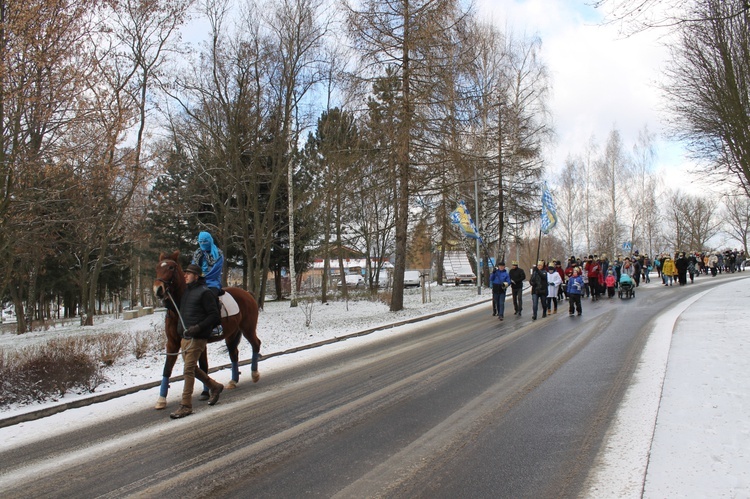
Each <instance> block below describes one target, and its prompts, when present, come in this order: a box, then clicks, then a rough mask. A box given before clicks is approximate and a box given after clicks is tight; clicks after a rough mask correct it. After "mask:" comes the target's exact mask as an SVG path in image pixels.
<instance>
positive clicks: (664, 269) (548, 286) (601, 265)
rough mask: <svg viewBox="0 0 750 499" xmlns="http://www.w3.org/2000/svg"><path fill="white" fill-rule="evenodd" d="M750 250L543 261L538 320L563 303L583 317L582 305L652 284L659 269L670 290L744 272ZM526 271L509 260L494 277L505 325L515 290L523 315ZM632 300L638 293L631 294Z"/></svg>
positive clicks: (535, 308) (537, 286) (533, 283)
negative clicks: (509, 299) (707, 276)
mask: <svg viewBox="0 0 750 499" xmlns="http://www.w3.org/2000/svg"><path fill="white" fill-rule="evenodd" d="M744 262H745V254H744V251H741V250H740V251H738V250H727V251H724V252H713V253H697V252H693V253H687V254H686V253H685V252H682V251H678V252H676V253H675V254H674V256H673V257H672V256H670V255H669V254H659V255H657V256H656V257H654V258H653V259H651V258H650V257H648V256H647V255H641V254H639V252H638V251H635V252H634V253H633V255H632V256H626V257H622V256H618V257H616V258H614V259H612V260H611V261H610V260H609V258H608V257H607V255H606V254H602V255H595V254H591V255H588V256H587V257H584V258H576V257H575V256H571V257H570V258H569V259H568V261H567V264H566V266H565V267H563V265H562V262H561V261H560V260H553V261H550V262H549V263H547V262H546V261H544V260H539V261H538V262H537V265H536V267H534V268H532V269H531V271H530V275H529V278H528V282H529V285H530V287H531V303H532V316H531V319H532V320H536V319H537V317H538V313H539V308H541V313H542V317H547V314H556V313H557V309H558V305H559V304H561V303H563V302H564V301H565V300H566V299H567V300H568V313H569V314H570V315H571V316H572V315H576V314H577V315H581V314H582V312H583V311H582V307H581V301H582V299H583V298H589V297H590V298H591V301H598V300H599V299H600V298H602V297H603V296H607V297H608V298H610V299H611V298H613V297H614V296H615V292H616V291H617V289H618V288H619V289H620V291H621V292H622V291H623V290H628V289H629V288H630V289H632V288H635V287H638V286H640V283H641V282H642V281H643V282H646V283H649V282H651V277H650V274H651V272H652V271H653V270H656V272H657V275H658V276H659V278H660V279H662V283H663V284H664V285H665V286H672V285H673V284H674V283H677V284H678V285H680V286H682V285H685V284H687V282H688V279H690V282H693V281H694V280H695V278H696V277H697V276H698V275H699V274H701V273H703V274H709V273H710V274H712V275H716V274H717V272H718V273H721V272H737V271H741V270H743V268H744ZM525 281H526V273H525V272H524V270H523V269H521V268H519V267H518V262H517V261H513V262H511V268H510V270H508V269H506V268H505V262H499V263H498V264H497V266H496V267H495V269H494V270H493V271H492V273H491V274H490V286H491V287H492V315H493V316H498V318H499V319H500V320H501V321H502V320H503V319H504V314H505V298H506V296H507V289H508V288H510V289H511V292H512V296H513V311H514V312H513V313H514V315H518V316H520V315H521V313H522V311H523V300H522V293H523V288H524V283H525ZM631 296H632V295H631Z"/></svg>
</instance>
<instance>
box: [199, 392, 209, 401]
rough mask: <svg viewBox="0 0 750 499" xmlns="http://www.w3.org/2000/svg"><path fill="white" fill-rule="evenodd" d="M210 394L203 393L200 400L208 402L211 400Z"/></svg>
mask: <svg viewBox="0 0 750 499" xmlns="http://www.w3.org/2000/svg"><path fill="white" fill-rule="evenodd" d="M209 396H210V395H209V394H208V392H201V394H200V397H198V400H208V398H209Z"/></svg>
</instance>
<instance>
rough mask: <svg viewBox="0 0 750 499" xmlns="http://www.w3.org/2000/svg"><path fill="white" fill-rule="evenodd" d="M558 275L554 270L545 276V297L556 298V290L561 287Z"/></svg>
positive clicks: (560, 279)
mask: <svg viewBox="0 0 750 499" xmlns="http://www.w3.org/2000/svg"><path fill="white" fill-rule="evenodd" d="M562 283H563V282H562V278H561V277H560V273H559V272H557V271H556V270H555V271H553V272H550V273H548V274H547V296H555V297H556V296H557V290H558V289H559V288H560V286H561V285H562Z"/></svg>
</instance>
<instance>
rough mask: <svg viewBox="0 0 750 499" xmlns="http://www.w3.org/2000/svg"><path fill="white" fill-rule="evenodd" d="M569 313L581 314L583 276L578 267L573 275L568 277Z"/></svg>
mask: <svg viewBox="0 0 750 499" xmlns="http://www.w3.org/2000/svg"><path fill="white" fill-rule="evenodd" d="M566 291H567V292H568V303H569V305H568V313H569V314H570V315H571V316H572V315H573V313H575V312H578V315H581V312H582V310H581V295H582V294H583V278H582V277H581V269H579V268H578V267H576V268H575V269H573V275H572V276H571V278H570V279H568V287H567V289H566Z"/></svg>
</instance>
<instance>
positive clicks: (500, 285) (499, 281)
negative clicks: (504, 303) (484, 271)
mask: <svg viewBox="0 0 750 499" xmlns="http://www.w3.org/2000/svg"><path fill="white" fill-rule="evenodd" d="M490 284H491V285H492V292H493V293H502V292H503V291H505V290H506V288H507V287H508V286H510V276H509V275H508V271H507V270H505V269H503V270H499V269H495V270H493V271H492V274H490Z"/></svg>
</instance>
